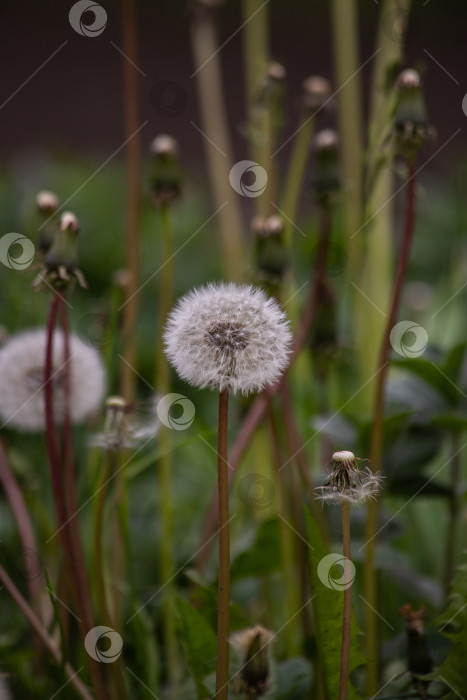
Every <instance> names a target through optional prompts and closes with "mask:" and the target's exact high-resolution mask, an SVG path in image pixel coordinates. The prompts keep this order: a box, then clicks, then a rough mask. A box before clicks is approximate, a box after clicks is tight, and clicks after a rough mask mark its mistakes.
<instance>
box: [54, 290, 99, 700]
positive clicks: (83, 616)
mask: <svg viewBox="0 0 467 700" xmlns="http://www.w3.org/2000/svg"><path fill="white" fill-rule="evenodd" d="M59 304H60V297H59V296H58V295H55V294H54V296H53V297H52V300H51V302H50V310H49V320H48V325H47V344H46V354H45V369H44V396H45V422H46V442H47V451H48V456H49V464H50V475H51V482H52V491H53V496H54V500H55V507H56V510H57V517H58V524H59V527H60V536H61V538H62V543H63V549H64V553H65V557H66V559H67V563H68V567H69V570H70V572H71V579H72V582H73V588H74V593H75V601H76V605H77V607H78V610H79V615H80V629H81V634H82V636H83V639H84V637H85V636H86V634H87V633H88V632H89V630H90V629H92V628H93V627H94V622H93V617H92V606H91V597H90V592H89V588H88V583H87V580H86V573H85V572H86V569H85V564H84V556H83V552H82V549H81V546H80V541H79V534H78V532H77V531H76V530H74V526H75V525H76V518H75V513H72V514H71V516H70V515H69V513H68V508H67V502H66V497H65V494H64V492H63V484H62V478H61V472H62V466H61V459H60V456H59V452H58V447H57V442H56V433H55V421H54V405H53V384H52V378H53V373H52V372H53V365H52V358H53V339H54V330H55V322H56V319H57V312H58V308H59ZM88 664H89V671H90V674H91V679H92V683H93V686H94V689H95V691H96V695H97V697H98V698H99V699H107V697H108V696H107V693H106V690H105V687H104V683H103V679H102V676H101V669H100V668H99V664H98V663H97V662H95V661H93V660H92V659H91V658H90V657H89V660H88Z"/></svg>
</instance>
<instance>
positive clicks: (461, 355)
mask: <svg viewBox="0 0 467 700" xmlns="http://www.w3.org/2000/svg"><path fill="white" fill-rule="evenodd" d="M466 349H467V343H459V344H458V345H455V346H454V347H453V348H451V350H450V351H449V352H448V354H447V356H446V359H445V361H444V364H443V366H442V370H443V372H444V373H445V374H446V376H448V377H449V379H451V380H452V381H453V382H454V383H455V384H457V383H459V381H460V378H461V372H462V369H463V366H464V362H465V353H466Z"/></svg>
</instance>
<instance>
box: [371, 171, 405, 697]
mask: <svg viewBox="0 0 467 700" xmlns="http://www.w3.org/2000/svg"><path fill="white" fill-rule="evenodd" d="M408 167H409V173H408V192H407V208H406V215H405V223H404V231H403V237H402V244H401V250H400V253H399V259H398V263H397V270H396V277H395V281H394V287H393V292H392V299H391V306H390V310H389V314H388V317H387V320H386V327H385V330H384V335H383V340H382V343H381V351H380V357H379V363H378V375H377V377H376V393H375V401H374V408H373V427H372V432H371V441H370V466H371V469H372V470H373V472H377V471H379V470H380V469H381V455H382V450H383V424H384V391H385V387H386V379H387V373H388V369H389V350H390V335H391V330H392V328H393V326H394V323H395V321H396V318H397V313H398V311H399V305H400V299H401V295H402V289H403V284H404V280H405V275H406V271H407V264H408V260H409V255H410V247H411V243H412V235H413V229H414V222H415V164H414V163H413V162H409V163H408ZM378 513H379V506H378V503H377V501H370V502H369V504H368V510H367V520H366V526H365V542H366V546H365V564H364V595H365V600H366V602H367V605H366V606H365V616H366V617H365V622H366V625H365V639H366V651H367V658H368V664H367V694H368V696H372V695H374V694H375V693H376V691H377V690H378V675H379V670H378V669H379V661H378V652H377V649H378V618H377V615H376V612H375V611H376V609H377V590H376V570H375V548H376V531H377V528H378Z"/></svg>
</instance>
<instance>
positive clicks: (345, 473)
mask: <svg viewBox="0 0 467 700" xmlns="http://www.w3.org/2000/svg"><path fill="white" fill-rule="evenodd" d="M332 463H333V471H332V474H331V476H330V477H329V480H328V482H327V483H326V484H325V485H324V486H318V487H317V488H316V489H315V490H316V492H317V493H318V499H319V500H320V501H322V502H323V503H349V504H351V505H359V504H361V503H365V502H366V501H370V500H373V499H375V498H376V497H377V495H378V494H379V493H380V491H381V489H382V484H383V476H382V474H381V473H380V472H376V473H374V472H372V471H371V469H370V468H369V467H364V468H363V469H361V468H360V467H359V466H358V463H357V458H356V457H355V455H354V453H353V452H350V450H341V451H339V452H334V454H333V455H332Z"/></svg>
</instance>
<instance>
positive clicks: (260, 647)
mask: <svg viewBox="0 0 467 700" xmlns="http://www.w3.org/2000/svg"><path fill="white" fill-rule="evenodd" d="M272 640H273V633H272V632H271V631H270V630H267V629H265V628H264V627H262V626H261V625H256V626H255V627H249V628H248V629H245V630H242V631H240V632H236V633H235V634H233V635H232V636H231V638H230V643H231V645H232V646H233V647H234V649H236V651H237V652H238V654H239V657H240V661H241V666H240V671H239V674H238V678H239V684H240V686H241V688H242V690H243V691H244V692H245V693H246V695H247V697H248V698H257V697H260V696H261V695H264V694H265V693H266V691H267V689H268V685H269V682H270V675H271V670H270V665H271V664H270V659H269V647H270V645H271V642H272Z"/></svg>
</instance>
